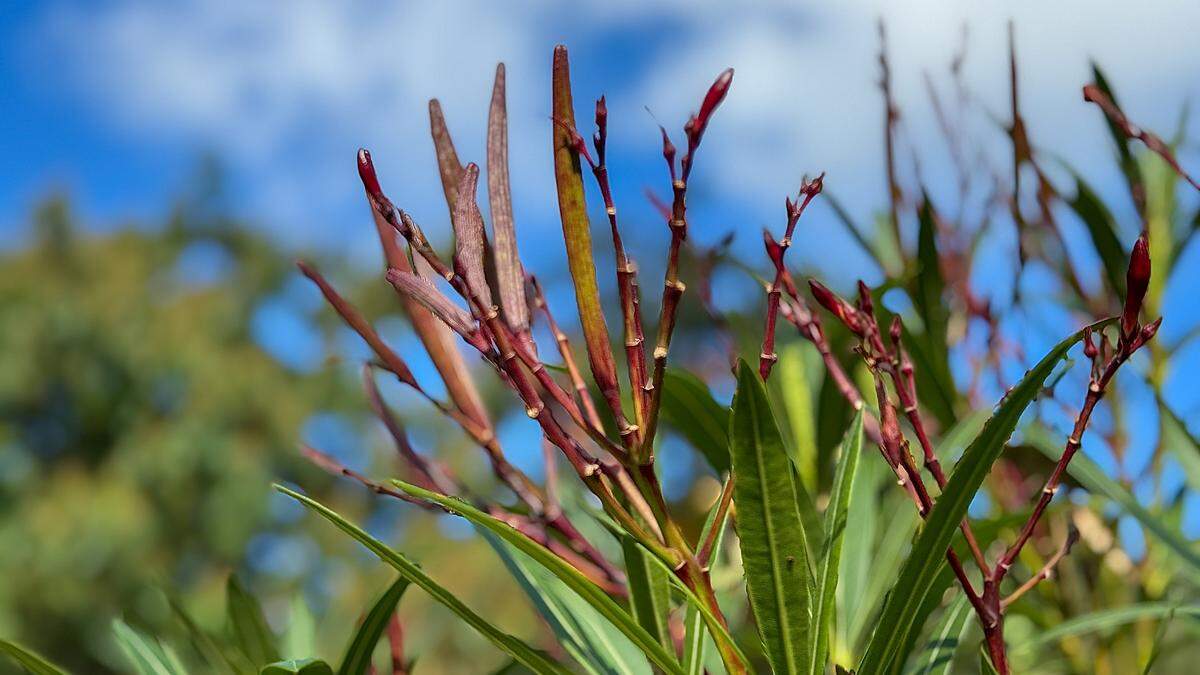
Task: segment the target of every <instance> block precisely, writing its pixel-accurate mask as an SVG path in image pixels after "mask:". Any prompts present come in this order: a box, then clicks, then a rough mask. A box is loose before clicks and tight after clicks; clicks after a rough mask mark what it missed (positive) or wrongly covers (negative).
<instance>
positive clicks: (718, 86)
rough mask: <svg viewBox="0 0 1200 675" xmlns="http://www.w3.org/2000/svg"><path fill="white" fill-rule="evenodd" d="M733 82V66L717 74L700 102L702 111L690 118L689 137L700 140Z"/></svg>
mask: <svg viewBox="0 0 1200 675" xmlns="http://www.w3.org/2000/svg"><path fill="white" fill-rule="evenodd" d="M731 84H733V68H726V69H725V70H724V71H722V72H721V74H720V75H718V76H717V79H716V81H714V82H713V83H712V86H711V87H709V88H708V93H706V94H705V95H704V101H703V102H702V103H701V104H700V112H698V113H696V116H695V117H693V118H692V119H690V120H688V127H689V128H688V130H687V133H688V137H689V138H692V139H696V141H698V140H699V138H700V136H702V135H703V134H704V129H705V128H707V127H708V120H709V118H710V117H712V114H713V111H714V110H716V109H717V106H719V105H721V101H724V100H725V95H726V94H728V93H729V85H731Z"/></svg>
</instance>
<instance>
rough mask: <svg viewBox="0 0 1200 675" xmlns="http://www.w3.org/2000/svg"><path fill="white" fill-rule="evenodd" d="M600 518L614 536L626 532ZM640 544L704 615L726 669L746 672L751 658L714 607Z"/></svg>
mask: <svg viewBox="0 0 1200 675" xmlns="http://www.w3.org/2000/svg"><path fill="white" fill-rule="evenodd" d="M598 520H599V522H600V523H602V524H603V525H604V526H605V527H607V528H608V530H609V531H610V532H612V533H613V536H616V537H621V536H623V535H624V532H622V531H621V529H620V528H619V527H618V526H617V525H616V523H614V522H612V520H611V519H608V518H607V517H606V516H603V515H601V516H599V517H598ZM638 546H639V547H640V548H641V549H642V551H643V552H644V553H645V554H646V555H647V556H648V557H647V558H646V559H647V560H649V561H650V562H651V563H653V564H654V565H656V566H658V568H659V569H660V570H662V571H663V572H665V573H667V575H668V576H669V578H670V581H671V585H672V586H674V587H675V590H676V591H678V592H679V593H680V594H682V595H683V597H684V599H686V600H687V603H688V606H689V607H691V608H693V609H695V610H696V611H697V612H699V613H700V616H701V617H703V619H704V624H705V625H706V626H708V632H709V634H710V635H712V637H713V640H714V641H715V642H717V643H718V644H719V645H720V647H721V648H719V649H718V651H719V652H721V657H722V659H723V661H724V663H725V666H726V670H737V672H745V665H744V664H748V663H750V659H749V658H747V657H746V654H745V653H744V652H743V651H742V648H741V647H739V646H738V644H737V642H735V641H734V639H733V636H732V635H731V634H730V633H729V630H728V629H727V628H726V627H725V626H724V625H722V624H721V621H720V619H718V618H717V615H716V614H714V613H713V611H712V608H710V607H709V606H708V605H707V604H706V603H705V602H704V601H703V600H701V599H700V596H698V595H696V593H695V591H693V590H692V589H690V588H688V587H687V584H685V583H683V581H682V580H680V578H679V577H678V576H677V575H675V574H673V573H672V570H671V566H670V565H668V564H667V562H665V561H664V560H663V559H662V558H660V557H658V556H656V555H654V553H653V552H652V551H650V549H648V548H646V547H645V546H644V545H642V544H641V543H639V544H638ZM739 666H741V668H740V670H738V667H739Z"/></svg>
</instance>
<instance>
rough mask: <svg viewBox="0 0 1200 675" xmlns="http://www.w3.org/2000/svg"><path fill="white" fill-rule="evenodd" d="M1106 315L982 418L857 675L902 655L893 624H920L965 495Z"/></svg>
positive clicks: (881, 668) (903, 635)
mask: <svg viewBox="0 0 1200 675" xmlns="http://www.w3.org/2000/svg"><path fill="white" fill-rule="evenodd" d="M1112 321H1113V320H1112V319H1106V320H1105V321H1101V322H1099V323H1095V324H1093V325H1091V326H1090V327H1088V328H1085V329H1083V330H1080V331H1078V332H1076V333H1075V334H1073V335H1071V336H1070V337H1068V338H1066V339H1065V340H1063V341H1062V342H1059V343H1058V344H1057V345H1055V346H1054V348H1053V349H1051V350H1050V352H1049V353H1048V354H1046V355H1045V356H1044V357H1042V360H1041V361H1039V362H1038V363H1037V365H1035V366H1034V367H1033V368H1032V369H1031V370H1030V371H1029V372H1028V373H1026V374H1025V377H1024V378H1022V379H1021V381H1020V382H1019V383H1017V385H1016V386H1015V387H1013V388H1012V389H1011V390H1009V392H1008V394H1007V395H1006V396H1005V398H1004V400H1003V401H1001V403H1000V406H999V407H998V408H997V409H996V412H995V413H994V414H993V415H992V417H991V419H989V420H988V421H987V423H986V424H984V426H983V431H981V432H980V434H979V436H977V437H976V438H975V440H974V441H972V442H971V444H970V445H969V446H967V449H966V450H965V451H964V452H963V455H962V458H961V459H960V460H959V461H958V464H957V465H956V466H955V467H954V472H953V473H952V474H951V475H950V478H949V480H948V481H947V482H946V488H945V489H944V490H942V494H941V496H940V497H938V500H937V502H936V504H935V505H934V507H933V509H932V511H930V513H929V517H928V518H927V519H926V521H925V525H924V529H922V531H921V533H920V535H918V537H917V541H916V543H915V544H914V545H913V549H912V552H911V553H910V554H909V556H908V560H906V561H905V563H904V566H903V567H902V568H901V569H900V574H899V576H898V578H897V580H896V584H895V585H894V586H893V588H892V592H891V594H890V595H889V596H888V599H887V600H886V601H885V602H884V606H883V611H882V613H881V615H880V617H879V620H878V621H877V622H876V625H877V626H879V629H877V630H876V631H875V634H874V636H873V637H872V638H871V642H870V643H869V644H868V645H867V653H866V655H865V656H864V657H863V660H862V663H861V664H860V666H859V668H858V672H859V673H860V674H861V675H875V674H877V673H885V672H888V671H889V669H890V667H891V664H892V663H893V661H895V660H896V659H898V658H902V657H903V656H904V655H903V654H902V653H901V652H900V650H901V649H902V647H903V644H904V643H905V641H906V640H907V639H908V632H907V631H903V630H895V628H896V627H898V626H899V627H903V626H908V627H912V629H913V630H918V631H919V630H920V627H921V626H922V625H924V623H925V619H926V617H927V614H926V612H928V611H929V610H932V609H933V607H931V606H930V605H931V604H933V603H930V602H929V597H930V595H932V594H934V593H935V592H936V588H937V586H938V583H937V582H938V578H939V576H941V574H942V571H943V568H944V558H945V555H946V549H947V548H948V547H949V546H950V543H951V541H952V540H953V538H954V533H955V532H956V531H957V529H958V525H959V523H960V522H962V519H963V517H965V516H966V514H967V507H968V506H969V505H970V503H971V499H973V498H974V496H975V493H976V492H977V491H978V490H979V487H980V486H981V485H982V484H983V480H984V478H986V477H987V474H988V472H989V471H990V470H991V468H992V464H993V463H994V462H995V461H996V459H997V458H998V457H999V456H1000V453H1001V452H1003V450H1004V446H1005V444H1006V443H1007V442H1008V439H1009V437H1010V436H1012V432H1013V430H1014V429H1016V426H1017V422H1018V421H1019V420H1020V418H1021V414H1022V413H1023V412H1025V409H1026V408H1027V407H1028V406H1029V404H1030V403H1031V402H1032V401H1033V399H1034V398H1035V397H1036V396H1037V394H1038V393H1039V392H1040V391H1041V390H1042V386H1043V384H1044V383H1045V381H1046V378H1048V377H1050V374H1051V373H1052V372H1053V371H1054V368H1055V366H1057V365H1058V362H1059V361H1061V360H1062V359H1063V358H1065V357H1066V355H1067V351H1068V350H1070V348H1071V347H1072V346H1073V345H1074V344H1075V343H1076V342H1078V341H1079V340H1080V339H1082V337H1083V334H1084V331H1086V330H1092V331H1098V330H1100V329H1101V328H1103V327H1104V326H1106V325H1108V324H1109V323H1111V322H1112Z"/></svg>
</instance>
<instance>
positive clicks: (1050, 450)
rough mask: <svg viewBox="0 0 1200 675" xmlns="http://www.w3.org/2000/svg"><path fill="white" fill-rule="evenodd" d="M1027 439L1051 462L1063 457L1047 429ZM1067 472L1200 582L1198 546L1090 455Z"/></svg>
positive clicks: (1074, 459)
mask: <svg viewBox="0 0 1200 675" xmlns="http://www.w3.org/2000/svg"><path fill="white" fill-rule="evenodd" d="M1025 437H1026V439H1027V440H1028V441H1029V442H1030V444H1032V445H1033V446H1034V447H1035V448H1037V449H1038V450H1040V451H1041V452H1042V454H1044V455H1046V456H1047V457H1049V458H1050V459H1051V460H1054V461H1058V459H1059V458H1060V457H1062V453H1063V447H1062V444H1061V443H1060V442H1057V441H1055V440H1054V439H1053V438H1051V436H1050V435H1049V433H1048V432H1047V431H1046V430H1045V429H1044V428H1042V427H1040V426H1035V427H1032V428H1031V429H1029V431H1028V432H1026V434H1025ZM1067 473H1068V474H1070V475H1071V477H1072V478H1074V479H1075V480H1077V481H1079V482H1080V484H1082V485H1083V486H1084V487H1085V488H1087V489H1088V491H1090V492H1092V493H1094V494H1099V495H1104V496H1105V497H1107V498H1108V499H1110V500H1112V501H1114V502H1116V503H1117V504H1119V505H1120V506H1121V508H1122V509H1124V510H1125V511H1126V512H1127V513H1128V514H1129V515H1131V516H1133V517H1134V518H1135V519H1136V520H1137V521H1138V522H1139V523H1140V524H1141V525H1142V527H1143V528H1145V530H1146V532H1147V533H1149V534H1150V536H1152V537H1154V538H1155V539H1157V540H1158V541H1159V542H1161V543H1162V544H1163V545H1164V546H1166V548H1167V550H1168V551H1170V552H1171V553H1173V554H1174V555H1175V556H1176V557H1177V558H1178V559H1179V561H1180V562H1182V563H1183V564H1184V565H1185V570H1186V572H1187V573H1188V574H1189V575H1190V576H1191V577H1192V578H1193V579H1197V580H1200V553H1197V552H1196V549H1195V547H1193V546H1192V544H1190V543H1189V542H1188V541H1187V540H1186V539H1184V538H1183V536H1182V535H1181V534H1180V533H1179V532H1178V531H1176V530H1175V529H1174V528H1172V527H1171V526H1170V525H1168V524H1167V523H1165V522H1164V521H1163V519H1162V518H1160V517H1158V516H1156V515H1154V514H1153V513H1151V512H1150V511H1149V510H1148V509H1146V507H1144V506H1142V505H1141V503H1140V502H1138V500H1137V498H1136V497H1134V496H1133V494H1132V493H1131V492H1129V490H1127V489H1125V488H1124V487H1123V486H1122V485H1121V484H1120V483H1118V482H1117V481H1115V480H1113V479H1112V478H1109V476H1108V475H1107V474H1105V473H1104V470H1103V469H1101V468H1100V467H1099V466H1097V465H1096V463H1095V462H1093V461H1092V460H1091V459H1090V458H1089V457H1088V456H1087V455H1085V454H1083V453H1075V456H1074V457H1072V458H1071V463H1070V464H1068V465H1067Z"/></svg>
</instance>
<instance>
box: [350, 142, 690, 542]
mask: <svg viewBox="0 0 1200 675" xmlns="http://www.w3.org/2000/svg"><path fill="white" fill-rule="evenodd" d="M359 173H360V176H361V177H362V179H363V184H364V187H366V188H367V192H368V194H369V195H370V196H371V202H372V205H373V206H374V207H375V209H376V210H377V211H378V212H380V214H381V215H382V216H383V217H384V218H385V220H386V221H387V222H388V223H389V224H391V225H392V227H394V228H396V230H397V231H398V232H400V234H401V235H402V236H404V237H405V239H407V240H408V242H409V245H410V246H412V247H413V250H414V251H416V252H417V253H418V254H420V255H421V256H422V257H423V258H424V259H425V260H426V261H427V262H428V263H429V264H430V266H431V267H432V268H433V269H434V271H435V272H437V273H438V274H440V275H441V276H442V277H443V278H444V279H446V280H447V281H448V282H449V283H450V285H451V286H452V287H453V288H454V289H455V290H456V291H458V293H459V294H460V295H461V296H462V297H463V298H464V299H465V300H467V302H468V303H469V304H470V305H471V310H472V314H473V315H474V316H475V317H476V319H477V320H479V321H480V322H481V323H482V324H483V325H484V326H486V328H487V331H488V334H489V335H490V338H491V340H492V341H493V342H494V343H495V350H494V352H495V354H496V359H495V363H496V365H497V366H498V367H499V368H500V369H501V370H502V371H503V373H504V374H505V375H506V382H508V384H509V385H510V386H512V388H513V389H514V390H515V391H516V392H517V394H518V396H519V397H520V398H521V400H522V401H523V402H524V404H525V412H526V414H527V415H528V416H529V417H530V418H531V419H533V420H535V421H537V423H538V424H539V426H540V427H541V428H542V432H543V433H544V434H545V435H546V437H547V438H548V439H549V440H550V442H551V443H553V444H554V445H555V447H557V448H559V449H560V450H561V451H562V452H563V455H564V456H565V457H566V458H567V461H568V462H570V464H571V466H572V468H574V469H575V471H576V473H577V474H578V476H579V477H580V479H581V480H582V481H583V483H584V484H585V485H586V486H587V487H588V489H589V490H590V491H591V492H592V493H593V494H595V495H596V496H597V497H598V498H599V499H600V502H601V504H602V505H603V506H604V509H605V511H606V512H607V513H608V514H609V515H610V516H612V517H613V518H614V519H616V520H617V521H618V522H620V523H621V525H622V526H624V527H625V528H626V529H627V530H628V531H629V532H630V533H631V534H632V535H633V536H635V537H636V538H637V539H638V540H639V541H641V542H642V543H643V544H645V545H646V546H648V547H650V548H651V549H652V550H654V551H655V552H656V553H657V554H658V555H660V556H661V557H663V558H664V559H666V560H671V559H675V558H676V557H677V553H676V552H675V551H673V550H672V549H670V548H667V547H664V546H663V545H662V543H661V542H660V541H659V540H657V539H656V538H654V537H653V536H651V535H650V534H649V533H648V532H647V531H646V530H645V528H643V527H642V525H641V524H640V523H639V522H638V521H637V519H635V518H634V517H633V516H632V515H631V514H630V513H629V511H628V510H626V508H625V507H624V506H623V505H622V504H621V502H620V500H618V499H617V497H616V495H615V494H614V493H613V491H612V483H610V482H608V481H606V480H605V478H608V479H609V480H615V478H614V476H613V475H612V474H611V470H607V471H602V469H609V467H607V466H605V465H602V464H601V463H600V462H599V461H598V460H597V459H596V458H595V457H593V456H592V455H591V454H590V453H589V452H588V451H587V450H586V449H584V448H583V446H582V445H580V444H579V442H578V441H577V440H576V439H575V438H574V437H572V436H571V435H570V434H568V433H567V432H566V430H564V429H563V427H562V426H561V425H560V424H559V422H558V420H557V419H556V418H555V416H554V412H553V410H551V409H549V408H548V407H547V406H546V404H545V402H544V401H543V400H542V398H541V396H540V394H539V393H538V390H537V387H536V386H535V384H534V380H531V379H530V377H529V375H530V374H533V375H534V379H535V380H536V381H537V382H538V383H539V384H540V385H541V386H542V387H544V388H545V389H546V390H548V391H550V392H551V393H552V395H553V396H554V398H555V400H556V401H557V402H558V403H559V404H560V405H561V406H562V407H563V408H564V409H565V410H567V412H568V414H569V415H570V416H571V417H572V418H573V420H574V421H575V422H576V424H577V425H578V426H579V427H580V428H587V424H586V422H584V421H583V419H582V415H581V413H580V410H579V407H578V406H577V405H575V403H574V401H573V400H572V398H571V396H570V395H569V394H567V393H566V392H565V391H564V390H563V389H562V387H561V386H559V384H558V383H557V382H556V381H555V380H554V379H553V378H552V377H550V375H549V373H547V372H546V368H545V365H544V364H542V363H541V361H539V360H537V358H536V357H535V356H532V355H531V354H529V352H528V351H527V350H526V349H525V348H524V345H523V344H521V343H520V342H519V341H518V340H517V339H516V338H515V336H514V335H513V334H512V332H511V330H510V329H509V327H508V326H507V325H506V324H505V323H504V322H503V321H501V320H500V319H499V311H498V310H497V309H496V308H495V307H492V306H485V305H484V303H483V302H482V301H481V298H480V296H479V295H478V293H476V292H475V290H474V289H472V288H471V286H470V284H469V283H468V282H467V280H466V279H465V278H464V277H463V275H461V274H459V273H458V272H457V271H455V270H452V269H450V268H449V267H448V266H447V265H446V264H445V263H443V262H442V261H441V259H440V258H439V257H438V256H437V254H436V252H434V250H433V248H432V247H431V246H430V245H429V242H428V240H427V239H426V238H425V236H424V234H423V233H422V232H421V230H420V228H419V227H417V225H416V223H415V222H414V221H413V220H412V219H411V218H410V217H408V215H407V214H405V213H404V212H397V209H396V208H395V207H394V206H392V203H391V201H390V200H388V199H387V197H386V196H385V195H384V194H383V191H382V189H381V188H380V186H379V181H378V178H377V177H376V175H375V169H374V166H373V165H371V163H370V156H369V155H365V161H364V154H363V153H360V156H359ZM397 213H398V215H397ZM523 366H524V367H523ZM525 368H528V371H529V372H527V371H526V370H525ZM609 450H610V452H613V453H616V454H618V455H619V453H621V449H620V448H617V447H610V448H609ZM618 485H619V483H618Z"/></svg>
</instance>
